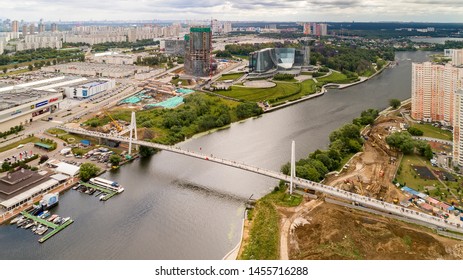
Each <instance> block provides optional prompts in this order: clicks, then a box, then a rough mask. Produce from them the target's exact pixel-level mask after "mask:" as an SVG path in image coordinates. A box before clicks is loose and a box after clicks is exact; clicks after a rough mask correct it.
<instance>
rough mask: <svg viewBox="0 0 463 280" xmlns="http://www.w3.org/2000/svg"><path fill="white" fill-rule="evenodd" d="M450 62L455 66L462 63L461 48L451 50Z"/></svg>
mask: <svg viewBox="0 0 463 280" xmlns="http://www.w3.org/2000/svg"><path fill="white" fill-rule="evenodd" d="M452 64H453V65H455V66H462V65H463V49H458V50H453V52H452Z"/></svg>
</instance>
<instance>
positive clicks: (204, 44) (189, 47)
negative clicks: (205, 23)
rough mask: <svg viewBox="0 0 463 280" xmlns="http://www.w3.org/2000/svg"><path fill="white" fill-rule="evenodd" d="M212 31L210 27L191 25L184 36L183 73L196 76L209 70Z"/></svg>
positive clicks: (200, 75) (202, 74) (207, 72)
mask: <svg viewBox="0 0 463 280" xmlns="http://www.w3.org/2000/svg"><path fill="white" fill-rule="evenodd" d="M211 50H212V32H211V28H210V27H191V28H190V34H189V35H186V36H185V65H184V68H185V73H186V74H188V75H192V76H197V77H205V76H209V74H210V71H211Z"/></svg>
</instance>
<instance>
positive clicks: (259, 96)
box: [216, 80, 316, 104]
mask: <svg viewBox="0 0 463 280" xmlns="http://www.w3.org/2000/svg"><path fill="white" fill-rule="evenodd" d="M275 83H276V86H274V87H272V88H247V87H241V86H232V90H230V91H216V92H217V93H218V94H221V95H225V96H229V97H233V98H236V99H240V100H246V101H252V102H259V101H268V102H269V103H271V104H278V103H283V102H285V101H292V100H296V99H299V98H301V97H303V96H305V95H309V94H312V93H315V92H316V84H315V82H314V81H313V80H306V81H304V82H302V83H288V82H275Z"/></svg>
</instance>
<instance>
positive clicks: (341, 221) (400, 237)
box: [289, 203, 463, 260]
mask: <svg viewBox="0 0 463 280" xmlns="http://www.w3.org/2000/svg"><path fill="white" fill-rule="evenodd" d="M298 220H299V222H298V223H296V224H298V225H297V226H294V224H293V226H292V229H291V233H290V236H289V251H290V253H289V258H290V259H310V260H331V259H368V260H375V259H376V260H378V259H387V260H403V259H405V260H413V259H420V260H421V259H462V258H463V242H459V241H456V240H452V239H448V238H444V237H440V236H438V235H436V234H434V233H432V232H431V230H429V229H426V228H423V227H418V226H414V225H411V224H406V223H403V222H400V221H397V220H392V219H388V218H384V217H380V216H376V215H372V214H368V213H365V212H361V211H358V210H352V209H348V208H345V207H342V206H338V205H333V204H329V203H323V204H321V205H319V206H317V207H315V208H313V209H312V210H311V211H310V212H305V213H304V212H301V215H300V216H299V217H298Z"/></svg>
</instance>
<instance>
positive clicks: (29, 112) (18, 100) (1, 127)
mask: <svg viewBox="0 0 463 280" xmlns="http://www.w3.org/2000/svg"><path fill="white" fill-rule="evenodd" d="M62 100H63V94H62V93H60V92H50V91H43V90H35V89H27V88H26V89H24V88H23V89H13V90H10V91H6V92H2V93H0V131H7V130H9V129H10V128H11V127H13V126H17V125H24V124H26V123H29V122H32V121H35V120H38V119H40V118H43V117H44V116H46V115H49V114H51V113H53V112H54V111H55V110H57V109H58V108H59V103H60V102H61V101H62Z"/></svg>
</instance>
